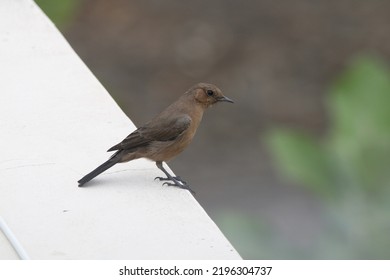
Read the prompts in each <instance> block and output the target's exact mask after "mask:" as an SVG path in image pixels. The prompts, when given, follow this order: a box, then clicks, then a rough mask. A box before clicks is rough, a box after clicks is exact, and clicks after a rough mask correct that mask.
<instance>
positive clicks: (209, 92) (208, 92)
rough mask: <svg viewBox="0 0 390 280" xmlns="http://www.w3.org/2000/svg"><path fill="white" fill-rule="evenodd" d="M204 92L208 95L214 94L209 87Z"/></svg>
mask: <svg viewBox="0 0 390 280" xmlns="http://www.w3.org/2000/svg"><path fill="white" fill-rule="evenodd" d="M206 93H207V95H208V96H213V95H214V91H212V90H211V89H208V90H207V91H206Z"/></svg>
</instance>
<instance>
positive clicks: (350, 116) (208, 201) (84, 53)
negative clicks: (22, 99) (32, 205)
mask: <svg viewBox="0 0 390 280" xmlns="http://www.w3.org/2000/svg"><path fill="white" fill-rule="evenodd" d="M36 2H37V3H38V5H40V6H41V8H42V9H43V10H44V11H45V12H46V13H47V15H48V16H49V17H50V18H51V19H52V20H53V21H54V23H55V24H56V25H57V27H58V28H59V29H60V30H61V32H62V33H63V34H64V36H65V37H66V38H67V40H68V41H69V42H70V44H71V45H72V47H73V48H74V49H75V51H76V52H77V53H78V55H79V56H80V57H81V58H82V59H83V60H84V62H85V63H86V64H87V65H88V67H89V68H90V69H91V70H92V72H93V73H94V74H95V75H96V76H97V78H98V79H99V80H100V81H101V83H102V84H103V85H104V86H105V87H106V88H107V90H108V91H109V92H110V94H111V95H112V96H113V98H114V99H115V100H116V101H117V103H118V104H119V105H120V106H121V108H122V109H123V110H124V111H125V112H126V114H127V115H128V116H129V118H131V120H132V121H133V122H134V123H135V124H136V125H141V124H143V123H144V122H145V121H148V120H149V119H150V118H151V117H152V116H154V115H155V114H157V113H159V112H160V111H161V110H162V109H163V108H165V107H166V106H167V105H168V104H170V103H171V102H172V101H173V100H175V99H176V98H177V97H178V96H179V95H180V94H182V93H183V92H184V91H186V90H187V89H188V88H189V87H191V86H192V85H193V84H195V83H197V82H200V81H202V82H211V83H214V84H216V85H218V86H219V87H220V88H221V89H222V91H223V92H224V94H225V95H226V96H228V97H230V98H232V99H234V100H235V104H222V105H218V106H216V107H214V108H213V109H212V110H209V111H208V112H207V113H206V115H205V117H204V120H203V123H202V125H201V127H200V129H199V130H198V133H197V136H196V137H195V139H194V142H193V144H192V145H191V146H190V147H189V148H188V149H187V150H186V151H185V152H184V153H183V154H181V155H180V156H179V157H177V158H176V159H175V160H173V161H172V162H170V163H169V165H170V167H171V168H172V169H173V170H174V172H175V173H176V174H178V175H180V176H182V177H183V178H185V179H186V180H187V181H188V182H190V184H191V186H192V188H193V189H194V190H195V191H196V199H197V200H198V201H199V202H200V204H201V205H202V206H203V207H204V208H205V210H206V211H207V212H208V213H209V215H210V216H211V217H212V218H213V219H214V221H215V222H216V223H217V224H218V226H219V227H220V228H221V230H222V231H223V232H224V234H225V235H226V236H227V238H228V239H229V240H230V241H231V242H232V244H233V245H234V246H235V247H236V249H237V250H238V252H239V253H240V254H241V255H242V257H243V258H246V259H389V258H390V172H389V171H390V170H389V168H390V110H389V104H390V73H389V70H388V66H387V65H388V63H389V58H390V16H389V11H390V2H389V1H383V0H372V1H365V0H315V1H313V0H298V1H282V0H258V1H254V0H246V1H232V0H214V1H206V0H199V1H188V0H165V1H157V0H142V1H141V0H133V1H128V0H111V1H107V0H56V1H53V0H36ZM125 136H126V135H123V137H125ZM117 137H120V136H113V141H114V142H115V140H118V138H117Z"/></svg>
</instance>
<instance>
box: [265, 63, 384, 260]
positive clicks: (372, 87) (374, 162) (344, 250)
mask: <svg viewBox="0 0 390 280" xmlns="http://www.w3.org/2000/svg"><path fill="white" fill-rule="evenodd" d="M389 105H390V72H389V70H388V68H387V67H386V66H385V65H384V64H383V63H382V62H381V61H380V60H379V59H378V58H374V57H367V56H366V57H359V58H356V59H355V60H354V61H353V63H352V64H351V66H350V67H349V69H347V71H346V72H345V73H344V74H343V75H342V76H341V77H340V78H339V79H338V80H337V81H336V83H335V84H334V85H333V86H332V87H331V90H330V94H329V95H328V98H327V106H328V112H329V116H330V126H329V130H328V133H327V135H326V136H325V137H324V139H322V141H321V142H320V141H317V140H315V139H313V138H311V137H309V136H308V135H305V134H303V133H301V132H296V131H288V130H282V129H278V130H276V131H273V132H271V133H270V135H269V138H268V143H269V144H270V147H271V150H272V152H273V154H274V155H275V159H276V162H277V163H278V166H280V169H281V171H283V172H284V174H285V175H286V176H288V177H289V178H291V179H293V180H294V181H296V182H298V183H300V184H302V185H304V186H307V187H309V188H310V189H311V190H313V191H315V192H317V193H318V195H319V197H320V198H321V199H322V200H323V203H324V206H325V208H324V209H325V211H326V212H327V213H326V214H328V216H329V223H328V224H327V229H329V231H328V232H324V234H323V236H321V240H322V244H319V245H322V247H321V248H324V247H326V250H327V251H328V253H327V254H326V257H331V258H332V257H334V258H364V259H376V258H384V259H388V258H390V203H389V202H390V196H389V195H390V108H389ZM321 248H317V249H321ZM332 252H334V253H332Z"/></svg>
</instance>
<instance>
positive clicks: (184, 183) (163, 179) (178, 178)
mask: <svg viewBox="0 0 390 280" xmlns="http://www.w3.org/2000/svg"><path fill="white" fill-rule="evenodd" d="M172 178H173V179H175V180H176V181H178V182H179V183H182V184H183V185H187V182H186V181H184V180H183V179H182V178H180V177H179V176H176V177H172ZM154 180H160V181H172V179H171V178H164V177H156V178H154ZM164 184H165V183H164ZM164 184H163V185H164ZM174 186H176V185H174Z"/></svg>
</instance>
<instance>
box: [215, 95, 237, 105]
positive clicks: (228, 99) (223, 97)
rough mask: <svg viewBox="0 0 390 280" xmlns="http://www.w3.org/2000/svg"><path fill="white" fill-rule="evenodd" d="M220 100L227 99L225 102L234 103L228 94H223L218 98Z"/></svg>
mask: <svg viewBox="0 0 390 280" xmlns="http://www.w3.org/2000/svg"><path fill="white" fill-rule="evenodd" d="M218 101H225V102H230V103H234V101H233V100H231V99H230V98H228V97H226V96H222V97H221V98H218Z"/></svg>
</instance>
